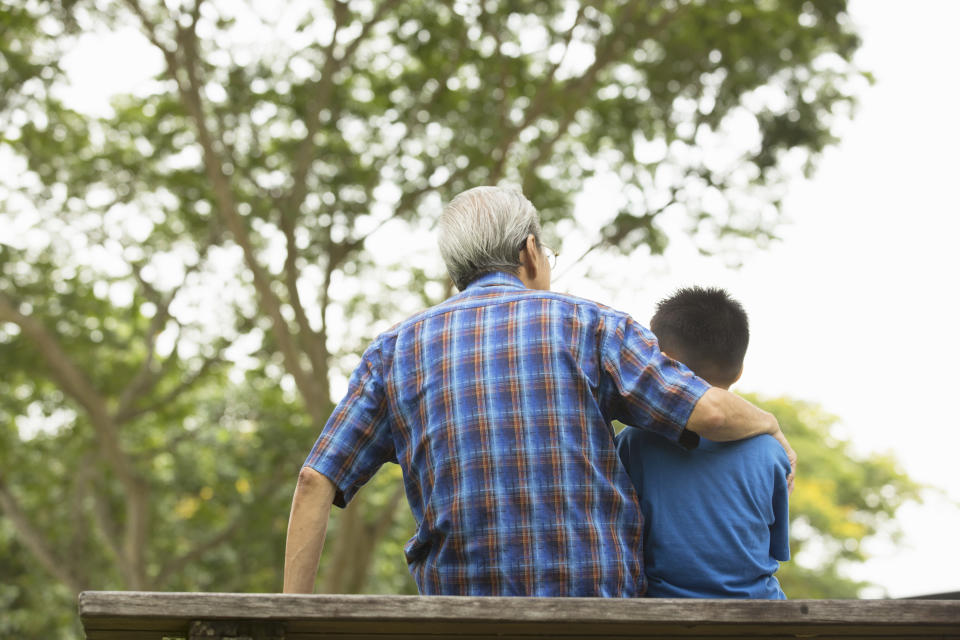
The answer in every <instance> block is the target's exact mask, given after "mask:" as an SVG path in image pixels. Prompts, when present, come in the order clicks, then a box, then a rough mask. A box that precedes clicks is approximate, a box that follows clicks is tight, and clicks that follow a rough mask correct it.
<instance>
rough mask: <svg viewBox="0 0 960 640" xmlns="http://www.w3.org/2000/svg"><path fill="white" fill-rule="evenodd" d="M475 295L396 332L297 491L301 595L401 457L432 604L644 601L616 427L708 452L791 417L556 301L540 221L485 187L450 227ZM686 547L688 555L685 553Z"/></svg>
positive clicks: (291, 568)
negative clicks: (436, 600)
mask: <svg viewBox="0 0 960 640" xmlns="http://www.w3.org/2000/svg"><path fill="white" fill-rule="evenodd" d="M440 252H441V254H442V255H443V259H444V261H445V262H446V265H447V269H448V271H449V273H450V277H451V278H452V279H453V282H454V283H455V284H456V286H457V288H458V289H459V290H460V293H459V294H457V295H455V296H453V297H451V298H450V299H448V300H446V301H445V302H443V303H441V304H440V305H438V306H436V307H433V308H431V309H428V310H426V311H424V312H422V313H419V314H417V315H415V316H413V317H412V318H410V319H408V320H406V321H405V322H402V323H400V324H399V325H397V326H395V327H394V328H392V329H390V330H389V331H387V332H386V333H384V334H382V335H380V336H379V337H378V338H377V339H376V340H374V342H373V344H371V345H370V347H369V348H368V349H367V350H366V352H365V353H364V355H363V359H362V361H361V362H360V365H359V366H358V367H357V369H356V370H355V371H354V372H353V375H352V376H351V378H350V383H349V387H348V390H347V394H346V396H345V397H344V399H343V400H342V401H341V402H340V404H339V405H338V406H337V408H336V409H335V410H334V412H333V414H332V415H331V417H330V419H329V421H328V422H327V425H326V426H325V427H324V429H323V432H322V433H321V434H320V437H319V438H318V439H317V442H316V444H315V445H314V447H313V450H312V451H311V452H310V455H309V456H308V458H307V460H306V463H305V464H304V466H303V469H302V470H301V472H300V477H299V481H298V483H297V489H296V491H295V493H294V496H293V505H292V507H291V512H290V523H289V528H288V531H287V547H286V560H285V567H284V591H285V592H288V593H306V592H312V591H313V584H314V579H315V577H316V573H317V566H318V563H319V559H320V552H321V550H322V548H323V541H324V537H325V534H326V526H327V520H328V518H329V515H330V506H331V504H336V505H337V506H340V507H343V506H345V505H346V504H347V503H348V502H349V501H350V499H351V498H352V497H353V495H354V494H355V493H356V492H357V490H358V489H359V488H360V487H361V486H362V485H363V484H364V483H365V482H366V481H367V480H369V479H370V477H371V476H372V475H373V474H374V473H375V472H376V471H377V469H378V468H379V467H380V465H382V464H383V463H384V462H396V463H398V464H399V465H400V467H401V469H402V470H403V480H404V486H405V489H406V495H407V499H408V501H409V503H410V508H411V510H412V512H413V515H414V518H415V519H416V523H417V528H416V532H415V533H414V535H413V537H411V538H410V540H409V541H408V542H407V545H406V548H405V553H406V558H407V563H408V564H409V568H410V572H411V574H412V575H413V577H414V579H415V581H416V583H417V587H418V588H419V590H420V593H422V594H444V595H517V596H609V597H631V596H640V595H643V593H644V590H645V588H646V585H645V582H644V572H643V567H642V562H643V553H642V550H641V535H642V526H641V522H642V520H641V514H640V508H639V505H638V502H637V498H636V494H635V492H634V490H633V487H632V486H631V485H630V479H629V478H628V477H627V474H626V473H625V472H624V471H623V469H622V467H621V466H620V461H619V459H618V457H617V451H616V445H615V443H614V432H613V428H612V427H611V421H612V420H620V421H622V422H624V423H627V424H630V425H635V427H633V428H642V429H649V430H651V431H654V432H657V433H659V434H661V435H663V436H666V437H667V438H670V439H672V440H674V441H676V442H678V443H679V444H680V445H681V446H685V447H695V446H696V445H697V442H698V440H699V436H698V435H697V434H702V435H704V436H705V437H708V438H709V439H711V440H737V439H741V438H746V437H749V436H753V435H756V434H760V433H769V434H772V435H774V436H775V437H777V439H778V440H780V442H781V443H782V444H783V446H784V448H785V449H786V450H787V452H788V454H789V455H790V457H791V461H795V459H796V456H795V455H794V454H793V451H792V450H791V449H790V447H789V445H788V444H787V441H786V439H784V437H783V434H782V433H781V432H780V428H779V425H778V424H777V421H776V419H775V418H774V417H773V416H772V415H771V414H769V413H767V412H765V411H762V410H760V409H758V408H756V407H754V406H753V405H751V404H749V403H748V402H746V401H745V400H743V399H741V398H740V397H738V396H736V395H733V394H731V393H729V392H727V391H725V390H722V389H718V388H715V387H711V386H710V385H709V384H707V383H706V382H704V381H703V380H702V379H700V378H698V377H696V376H695V375H693V373H692V372H691V371H690V370H689V369H687V368H686V367H684V366H683V365H681V364H679V363H677V362H675V361H673V360H671V359H670V358H668V357H666V356H664V355H663V354H662V353H660V349H659V348H658V346H657V341H656V338H654V336H653V335H652V334H651V333H650V332H649V331H647V329H645V328H643V327H641V326H640V325H638V324H637V323H636V322H635V321H634V320H633V319H632V318H630V317H629V316H628V315H626V314H624V313H620V312H618V311H615V310H613V309H609V308H607V307H604V306H602V305H599V304H596V303H594V302H590V301H588V300H583V299H579V298H574V297H571V296H567V295H561V294H557V293H551V292H550V291H549V289H550V269H551V265H550V260H549V258H548V251H547V249H546V247H544V246H543V245H542V244H541V242H540V224H539V220H538V215H537V211H536V209H535V208H534V207H533V205H532V204H531V203H530V202H529V201H528V200H527V199H526V198H525V197H524V196H523V195H522V194H521V193H520V192H519V191H516V190H512V189H505V188H497V187H477V188H475V189H470V190H469V191H466V192H464V193H461V194H460V195H458V196H457V197H456V198H454V199H453V200H452V201H451V202H450V203H449V204H448V205H447V206H446V207H445V209H444V211H443V214H442V217H441V219H440ZM676 544H678V545H683V544H685V541H684V540H677V541H676Z"/></svg>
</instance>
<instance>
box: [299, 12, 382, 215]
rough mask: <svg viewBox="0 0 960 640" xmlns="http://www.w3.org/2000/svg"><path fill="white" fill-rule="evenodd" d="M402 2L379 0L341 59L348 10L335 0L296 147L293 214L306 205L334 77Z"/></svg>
mask: <svg viewBox="0 0 960 640" xmlns="http://www.w3.org/2000/svg"><path fill="white" fill-rule="evenodd" d="M399 3H400V0H383V1H382V2H380V4H378V5H377V8H376V9H375V10H374V13H373V15H372V16H371V17H370V19H369V20H367V21H366V22H365V23H364V24H363V27H362V28H361V30H360V34H359V35H358V36H357V37H356V38H354V39H353V40H351V41H350V44H349V45H347V48H346V50H345V51H344V53H343V55H341V56H340V57H339V58H338V57H336V56H334V48H335V46H336V42H337V34H338V33H339V31H340V28H341V27H343V26H344V21H345V20H346V17H347V15H348V11H347V3H346V2H342V1H341V0H334V11H333V16H334V30H333V36H332V37H331V39H330V44H329V45H328V46H327V47H326V56H325V59H324V64H323V70H322V71H321V75H320V81H319V83H318V85H317V90H316V91H315V92H314V95H313V97H312V99H311V100H310V102H309V103H308V104H307V112H306V114H305V118H304V120H305V121H304V125H305V126H306V129H307V131H306V134H305V135H304V136H303V140H301V141H300V144H299V145H298V146H297V150H296V152H295V154H294V159H293V172H292V178H293V185H292V186H291V188H290V192H289V193H288V194H287V197H286V199H285V207H284V208H285V210H286V211H287V212H288V213H289V214H290V215H296V214H297V213H299V211H300V206H301V205H302V204H303V200H304V198H305V197H306V195H307V175H308V174H309V172H310V166H311V164H312V163H313V159H314V158H315V157H316V152H315V149H316V143H315V142H314V136H315V135H316V133H317V127H318V126H319V124H320V121H319V118H320V112H321V111H322V110H323V108H324V106H326V105H327V104H329V102H330V95H331V93H332V91H333V87H334V76H335V75H336V73H337V71H339V70H340V69H341V68H342V67H343V66H344V65H345V64H347V63H349V61H350V59H351V58H352V57H353V55H354V54H355V53H356V51H357V49H358V48H359V47H360V43H362V42H363V41H364V40H365V39H366V38H367V36H368V35H369V34H370V32H371V31H372V30H373V27H374V26H376V24H377V23H378V22H380V20H381V19H383V16H384V15H385V14H386V13H387V12H388V11H389V10H390V9H392V8H393V7H394V6H396V5H398V4H399Z"/></svg>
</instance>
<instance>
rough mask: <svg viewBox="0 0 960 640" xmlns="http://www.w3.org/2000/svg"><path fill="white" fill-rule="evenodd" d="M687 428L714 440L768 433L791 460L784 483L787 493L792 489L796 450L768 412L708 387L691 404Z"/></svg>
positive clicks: (717, 389)
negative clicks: (695, 401) (785, 483)
mask: <svg viewBox="0 0 960 640" xmlns="http://www.w3.org/2000/svg"><path fill="white" fill-rule="evenodd" d="M687 429H689V430H690V431H693V432H695V433H697V434H699V435H701V436H703V437H704V438H707V439H708V440H715V441H717V442H726V441H729V440H743V439H744V438H750V437H753V436H758V435H761V434H764V433H767V434H770V435H771V436H773V437H774V438H776V439H777V442H779V443H780V446H782V447H783V450H784V451H786V452H787V458H789V459H790V475H789V476H787V486H788V488H789V490H790V492H791V493H792V492H793V482H794V478H795V476H796V474H797V453H796V452H795V451H794V450H793V447H791V446H790V443H789V442H787V438H786V437H785V436H784V435H783V432H782V431H781V430H780V424H779V423H778V422H777V418H776V417H775V416H774V415H773V414H772V413H770V412H769V411H764V410H763V409H760V408H759V407H755V406H754V405H752V404H750V403H749V402H747V401H746V400H744V399H743V398H741V397H740V396H738V395H736V394H734V393H730V392H729V391H726V390H724V389H720V388H718V387H710V388H709V389H707V392H706V393H705V394H703V395H702V396H701V397H700V400H699V401H698V402H697V404H696V405H695V406H694V407H693V412H692V413H691V414H690V418H689V420H688V421H687Z"/></svg>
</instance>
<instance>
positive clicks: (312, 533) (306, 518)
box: [283, 467, 337, 593]
mask: <svg viewBox="0 0 960 640" xmlns="http://www.w3.org/2000/svg"><path fill="white" fill-rule="evenodd" d="M336 491H337V490H336V487H335V486H334V485H333V483H332V482H330V480H329V479H328V478H327V477H326V476H325V475H323V474H321V473H318V472H317V471H314V470H313V469H311V468H309V467H304V468H303V469H301V470H300V476H299V477H298V478H297V489H296V491H294V493H293V505H292V506H291V507H290V522H289V523H288V525H287V547H286V554H285V555H284V561H283V592H284V593H313V583H314V580H316V577H317V567H318V566H319V565H320V552H321V551H323V541H324V539H325V538H326V536H327V521H328V520H329V519H330V507H331V506H332V505H333V498H334V495H335V494H336Z"/></svg>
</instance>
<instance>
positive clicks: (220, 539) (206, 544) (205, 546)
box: [153, 471, 286, 588]
mask: <svg viewBox="0 0 960 640" xmlns="http://www.w3.org/2000/svg"><path fill="white" fill-rule="evenodd" d="M280 475H281V474H280V473H279V472H278V473H277V474H276V475H274V477H272V478H270V479H269V480H268V481H267V482H265V483H264V484H263V485H262V487H263V488H262V490H260V491H257V492H255V493H254V499H253V501H252V503H253V504H259V503H262V502H263V501H264V500H265V499H266V498H267V497H269V496H270V495H271V494H273V493H276V492H278V491H279V489H280V487H283V486H284V485H283V484H282V483H279V482H278V480H279V479H280ZM283 475H286V471H284V472H283ZM249 517H250V510H249V508H247V509H244V508H240V509H238V510H237V512H236V513H234V514H233V517H232V518H231V520H230V522H228V523H227V524H226V525H224V526H223V527H222V528H221V529H220V531H218V532H217V533H215V534H214V535H212V536H210V537H209V538H207V539H206V540H204V541H203V542H200V543H198V544H197V545H196V546H195V547H193V548H192V549H191V550H190V551H188V552H186V553H185V554H183V555H181V556H179V557H177V558H174V559H173V560H171V561H169V562H167V563H166V564H165V566H164V568H163V570H162V571H160V573H158V574H157V576H156V577H155V578H154V579H153V583H154V584H156V585H157V586H158V587H161V588H162V587H163V586H164V585H165V584H166V583H167V582H168V581H169V580H170V579H171V578H172V577H173V576H175V575H176V574H177V573H179V572H181V571H183V570H184V569H185V568H186V567H187V566H189V565H190V563H191V562H193V561H195V560H198V559H199V558H202V557H203V555H204V554H206V553H207V552H208V551H211V550H213V549H216V548H217V547H219V546H220V545H221V544H223V543H224V542H226V541H227V540H229V539H230V538H231V536H233V534H235V533H236V532H237V530H239V529H240V528H241V527H243V526H244V525H246V524H247V521H248V519H249Z"/></svg>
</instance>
